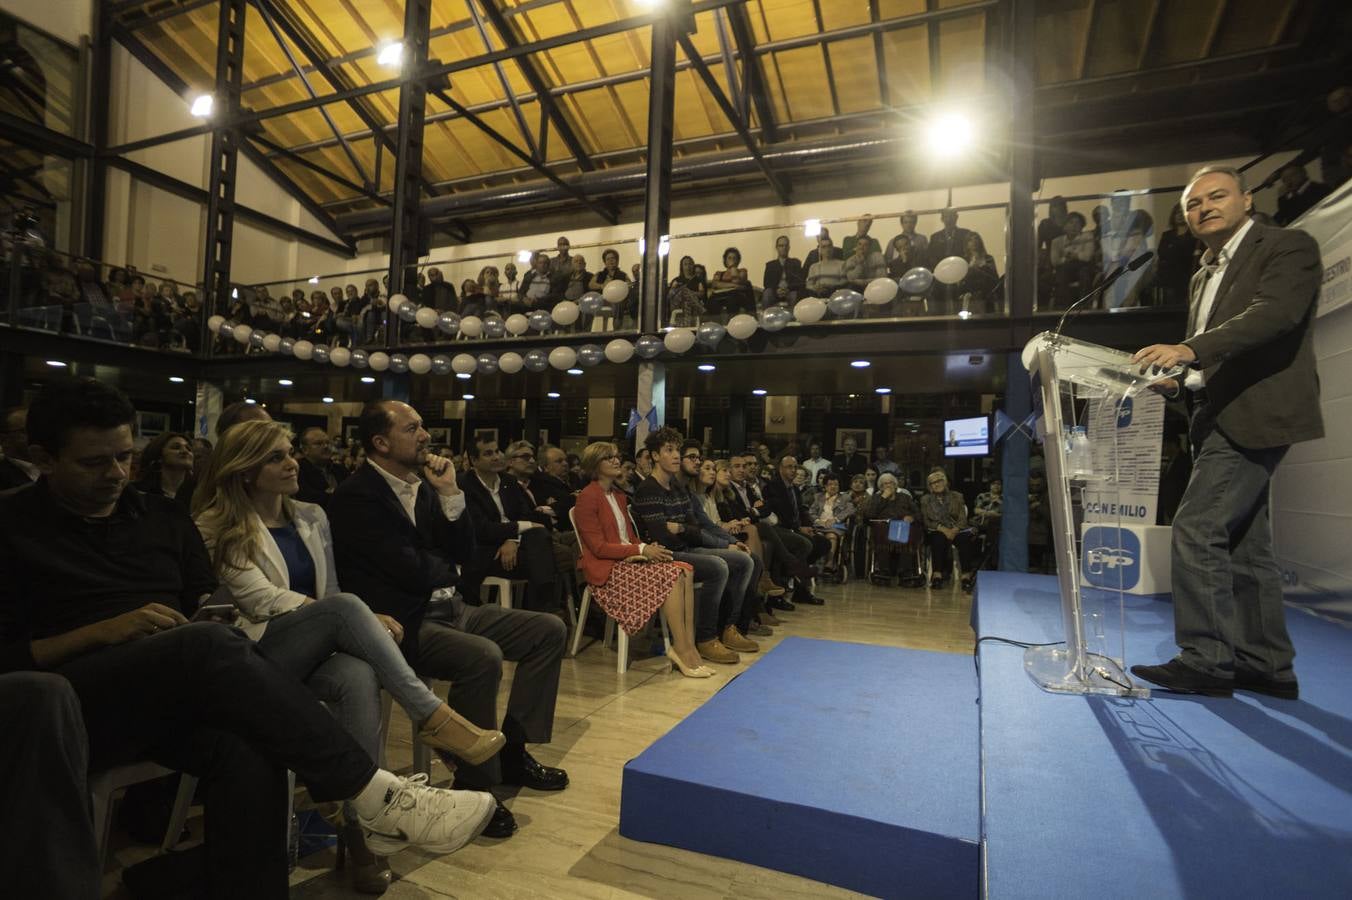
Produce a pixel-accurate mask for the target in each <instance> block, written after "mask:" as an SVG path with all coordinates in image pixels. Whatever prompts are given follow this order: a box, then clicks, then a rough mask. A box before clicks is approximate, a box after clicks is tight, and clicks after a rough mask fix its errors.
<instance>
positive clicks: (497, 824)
mask: <svg viewBox="0 0 1352 900" xmlns="http://www.w3.org/2000/svg"><path fill="white" fill-rule="evenodd" d="M514 834H516V816H514V815H512V811H511V810H510V809H508V808H507V807H505V806H503V805H502V801H501V800H499V801H498V808H497V809H495V810H493V818H491V819H489V820H488V827H487V828H485V829H484V830H483V836H484V837H491V838H509V837H511V836H512V835H514Z"/></svg>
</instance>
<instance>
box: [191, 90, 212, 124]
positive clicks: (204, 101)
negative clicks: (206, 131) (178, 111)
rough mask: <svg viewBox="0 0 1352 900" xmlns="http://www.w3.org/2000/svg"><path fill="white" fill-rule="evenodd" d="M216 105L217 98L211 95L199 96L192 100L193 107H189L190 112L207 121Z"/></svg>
mask: <svg viewBox="0 0 1352 900" xmlns="http://www.w3.org/2000/svg"><path fill="white" fill-rule="evenodd" d="M215 105H216V98H215V97H213V96H211V95H210V94H198V95H197V96H196V97H194V98H192V106H190V107H188V112H190V113H192V114H193V115H194V116H196V117H197V118H199V119H205V118H207V117H209V116H210V115H211V110H212V108H213V107H215Z"/></svg>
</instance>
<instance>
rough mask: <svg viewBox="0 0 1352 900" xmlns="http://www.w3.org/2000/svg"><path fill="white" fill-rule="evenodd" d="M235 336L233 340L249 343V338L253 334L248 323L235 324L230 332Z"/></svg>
mask: <svg viewBox="0 0 1352 900" xmlns="http://www.w3.org/2000/svg"><path fill="white" fill-rule="evenodd" d="M230 333H231V334H233V335H234V336H235V340H237V341H239V342H240V343H241V344H247V343H249V338H250V337H251V336H252V335H253V329H252V328H250V327H249V326H248V325H236V326H235V330H234V331H232V332H230Z"/></svg>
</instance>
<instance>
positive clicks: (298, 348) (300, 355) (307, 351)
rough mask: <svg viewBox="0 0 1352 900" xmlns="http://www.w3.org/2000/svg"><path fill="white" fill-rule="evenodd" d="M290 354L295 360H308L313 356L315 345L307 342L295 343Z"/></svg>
mask: <svg viewBox="0 0 1352 900" xmlns="http://www.w3.org/2000/svg"><path fill="white" fill-rule="evenodd" d="M291 353H292V355H293V356H295V357H296V359H309V358H310V357H312V356H314V355H315V345H314V344H312V343H310V342H309V341H296V343H295V345H294V346H292V348H291Z"/></svg>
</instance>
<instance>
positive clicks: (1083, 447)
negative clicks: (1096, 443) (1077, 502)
mask: <svg viewBox="0 0 1352 900" xmlns="http://www.w3.org/2000/svg"><path fill="white" fill-rule="evenodd" d="M1066 456H1067V460H1066V461H1067V462H1068V463H1069V469H1070V477H1072V478H1084V477H1086V476H1088V475H1090V474H1092V473H1093V471H1094V457H1093V454H1092V453H1091V452H1090V449H1089V431H1088V430H1087V429H1086V428H1085V427H1084V426H1083V425H1076V426H1075V427H1074V428H1072V429H1071V431H1070V452H1069V453H1067V454H1066Z"/></svg>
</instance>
